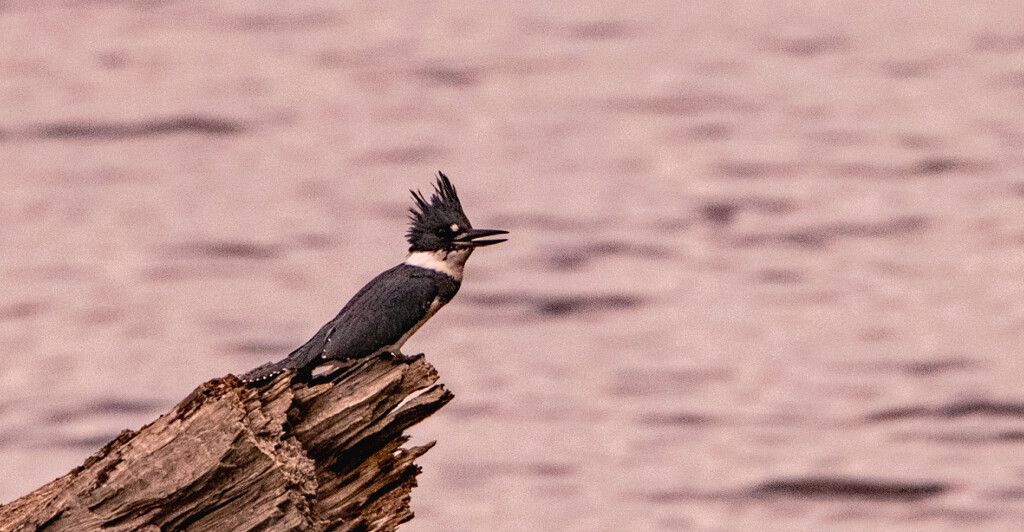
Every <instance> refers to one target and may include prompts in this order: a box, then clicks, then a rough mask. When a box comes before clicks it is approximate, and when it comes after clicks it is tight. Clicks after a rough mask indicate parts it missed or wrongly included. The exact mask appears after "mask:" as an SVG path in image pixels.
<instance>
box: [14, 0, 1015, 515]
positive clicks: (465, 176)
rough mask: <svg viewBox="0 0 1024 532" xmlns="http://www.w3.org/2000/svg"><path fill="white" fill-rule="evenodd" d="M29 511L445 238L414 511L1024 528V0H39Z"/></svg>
mask: <svg viewBox="0 0 1024 532" xmlns="http://www.w3.org/2000/svg"><path fill="white" fill-rule="evenodd" d="M0 72H2V76H0V246H2V253H0V353H2V355H0V356H2V359H0V360H2V363H0V470H2V474H0V502H6V501H9V500H11V499H14V498H16V497H18V496H20V495H23V494H26V493H27V492H29V491H30V490H32V489H34V488H36V487H38V486H40V485H42V484H43V483H45V482H47V481H49V480H51V479H52V478H54V477H56V476H58V475H61V474H63V473H65V472H67V471H68V470H69V469H70V468H72V467H74V466H76V465H78V464H80V463H81V462H82V460H83V459H84V458H85V457H87V456H88V455H90V454H92V453H93V452H95V451H96V450H98V449H99V447H100V446H102V444H103V443H105V442H106V441H107V440H109V439H110V438H112V437H113V436H115V435H116V434H117V433H118V432H119V431H121V430H122V429H125V428H132V429H137V428H139V427H140V426H141V425H142V424H144V423H146V422H148V421H150V420H151V419H153V418H154V417H155V416H157V415H159V414H161V413H162V412H165V411H166V410H168V409H169V408H170V407H171V406H172V405H174V404H175V403H177V402H178V401H179V400H180V399H182V398H183V397H185V396H186V395H187V394H188V393H189V392H190V391H191V390H192V389H193V388H194V387H196V386H197V385H199V384H200V383H202V382H203V381H206V380H208V379H211V378H214V377H219V376H222V375H224V374H226V373H228V372H233V373H236V374H237V373H240V372H242V371H244V370H247V369H249V368H251V367H254V366H256V365H258V364H260V363H263V362H266V361H269V360H276V359H278V358H281V357H282V356H284V355H285V354H287V353H288V352H289V351H290V350H291V349H292V348H294V347H295V346H297V345H299V344H301V343H303V342H304V341H305V340H306V339H307V338H309V337H310V336H311V335H312V334H313V333H314V332H315V331H316V330H317V329H318V328H319V327H320V326H321V325H322V324H323V323H324V322H326V321H327V320H328V319H330V318H331V317H333V316H334V314H335V313H336V312H337V311H338V309H339V308H341V306H342V305H343V304H344V303H345V301H346V300H347V299H348V298H349V297H350V296H351V295H352V294H353V293H354V292H355V291H356V290H357V289H358V288H359V287H361V286H362V285H363V284H364V283H365V282H366V281H367V280H369V279H370V278H371V277H372V276H374V275H375V274H377V273H378V272H380V271H382V270H384V269H386V268H388V267H390V266H392V265H394V264H396V263H398V262H400V261H401V260H402V259H403V258H404V255H405V250H406V244H405V242H404V239H403V235H404V231H405V216H406V209H407V208H408V206H409V205H410V200H409V194H408V190H409V189H410V188H418V189H424V190H426V189H428V188H429V186H430V183H431V182H432V179H433V177H432V175H433V173H434V172H435V171H437V170H438V169H441V170H444V171H445V172H446V173H448V175H449V176H450V177H451V178H452V180H453V181H454V182H455V184H456V186H457V187H458V188H459V192H460V194H461V196H462V199H463V203H464V205H465V207H466V210H467V212H468V214H469V216H470V219H471V220H472V221H473V222H474V224H475V225H477V226H480V227H499V228H503V229H508V230H510V231H511V233H512V234H511V236H510V240H509V242H508V243H506V244H503V245H501V246H496V247H493V248H488V249H486V250H481V251H480V252H478V253H477V254H476V255H475V256H474V257H473V259H472V260H471V261H470V264H469V266H468V269H467V277H466V280H465V283H464V284H463V288H462V292H461V293H460V295H459V296H458V297H457V298H456V299H455V300H454V302H453V303H452V304H451V305H449V306H448V307H446V308H445V309H444V311H442V312H441V313H440V314H439V315H438V316H437V317H435V318H434V319H433V320H432V321H431V323H430V324H429V325H428V326H426V327H425V328H424V329H423V330H421V331H420V332H419V333H418V334H417V335H416V336H415V337H414V338H413V339H412V340H411V342H410V343H409V344H408V345H407V346H406V349H405V351H406V352H408V353H416V352H420V351H423V352H426V353H427V359H428V360H429V361H430V362H431V363H433V364H434V365H435V366H436V367H437V368H438V370H439V371H440V373H441V376H442V381H443V382H445V383H446V384H447V385H448V387H449V388H450V389H451V390H452V391H453V392H454V393H455V394H456V399H455V401H454V402H453V403H451V404H450V405H449V406H447V407H446V408H444V409H443V410H441V411H440V412H439V413H438V414H437V415H435V416H434V417H433V418H431V419H429V420H428V421H427V422H425V423H424V424H422V425H420V426H417V427H415V428H414V430H413V434H414V436H415V438H414V442H417V443H423V442H425V441H428V440H433V439H436V440H438V441H439V443H438V445H437V447H436V448H434V449H433V450H432V451H431V452H430V453H428V454H427V455H426V456H425V457H424V458H423V459H422V460H420V464H421V465H422V466H423V468H424V471H423V474H422V475H421V476H420V477H419V478H420V487H419V488H417V489H416V490H414V492H413V509H414V511H415V512H416V518H415V519H414V520H413V521H412V522H410V523H409V524H407V525H405V526H404V527H403V530H407V531H410V532H428V531H429V532H433V531H462V530H466V531H469V530H494V531H519V530H601V531H605V530H606V531H618V530H631V531H632V530H635V531H647V530H651V531H654V530H707V531H730V530H836V531H846V530H849V531H854V530H887V531H899V530H929V531H943V530H948V531H960V530H968V529H970V530H1019V527H1020V525H1019V523H1020V520H1021V519H1022V518H1024V393H1022V391H1021V382H1022V379H1024V361H1022V359H1021V357H1020V356H1019V354H1018V353H1019V351H1020V345H1021V338H1022V335H1024V285H1022V282H1021V278H1022V274H1024V216H1022V215H1021V212H1022V208H1024V176H1022V170H1024V156H1022V153H1024V152H1022V146H1024V9H1022V8H1021V6H1020V4H1019V2H1016V1H1010V0H1007V1H989V2H962V1H953V0H937V1H933V2H925V3H907V2H901V1H895V0H894V1H872V2H859V1H858V2H853V1H847V2H842V1H841V2H811V1H792V2H787V1H783V2H778V1H771V2H769V1H753V2H738V1H736V2H727V1H721V2H687V3H680V2H643V3H635V2H618V3H617V2H602V1H599V2H591V3H588V4H587V5H585V6H580V5H568V4H567V5H564V6H562V5H559V4H558V3H547V2H525V3H523V2H520V3H514V4H508V5H502V4H493V3H482V2H452V3H438V2H396V3H385V4H380V3H373V2H333V3H332V2H328V1H326V0H323V1H318V0H301V1H298V2H287V3H274V2H230V1H205V2H190V1H137V2H127V1H122V2H117V1H115V2H59V1H57V2H49V1H42V2H39V1H32V2H27V1H18V0H13V1H6V2H3V3H2V4H0Z"/></svg>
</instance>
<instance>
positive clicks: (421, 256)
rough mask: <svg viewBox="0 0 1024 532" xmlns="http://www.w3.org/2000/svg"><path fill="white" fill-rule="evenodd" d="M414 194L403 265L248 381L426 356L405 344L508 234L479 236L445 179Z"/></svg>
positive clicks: (246, 376)
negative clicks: (481, 255) (474, 258)
mask: <svg viewBox="0 0 1024 532" xmlns="http://www.w3.org/2000/svg"><path fill="white" fill-rule="evenodd" d="M410 192H411V193H412V198H413V202H414V204H413V206H412V207H411V208H410V209H409V229H408V232H407V233H406V235H405V236H406V240H408V242H409V254H408V255H407V256H406V259H405V261H404V262H402V263H400V264H398V265H397V266H395V267H393V268H391V269H389V270H386V271H384V272H383V273H381V274H380V275H377V276H376V277H374V278H373V280H371V281H370V282H369V283H367V284H366V286H363V288H362V289H360V290H359V291H358V292H356V294H355V295H354V296H352V299H350V300H349V301H348V303H346V304H345V306H344V307H342V309H341V311H340V312H339V313H338V315H337V316H335V317H334V319H332V320H331V321H329V322H327V323H326V324H324V326H323V327H321V328H320V330H319V331H317V333H316V334H315V335H313V337H312V338H310V339H309V341H307V342H306V343H305V344H303V345H302V346H300V347H299V348H298V349H296V350H294V351H292V352H291V354H289V355H288V356H287V357H285V358H284V359H282V360H280V361H278V362H273V363H268V364H264V365H262V366H260V367H257V368H255V369H253V370H251V371H249V372H248V373H245V374H243V375H242V376H241V377H240V378H241V380H242V381H243V382H245V383H246V384H247V385H249V386H260V385H263V384H266V383H269V382H270V381H271V380H273V379H274V378H275V377H277V376H278V375H280V374H281V373H283V372H285V371H287V370H296V374H295V376H294V377H293V379H299V380H309V379H311V378H312V377H313V373H314V371H316V370H317V369H318V368H320V367H321V366H324V365H333V366H341V367H344V366H346V365H347V364H349V363H351V362H353V361H356V360H361V359H365V358H369V357H374V356H381V355H385V354H386V355H388V356H391V357H394V358H395V359H398V360H406V361H410V360H415V359H417V358H419V357H420V356H422V354H420V355H415V356H411V357H410V356H407V355H404V354H402V352H401V349H402V345H403V344H405V342H406V341H407V340H408V339H409V337H411V336H412V335H413V334H415V333H416V331H418V330H419V329H420V327H422V326H423V324H424V323H426V322H427V320H429V319H430V318H431V317H433V316H434V314H436V313H437V311H438V310H440V308H441V307H443V306H445V305H446V304H447V303H448V302H449V301H451V300H452V298H453V297H455V294H456V293H457V292H458V291H459V287H460V286H461V285H462V273H463V269H464V268H465V265H466V260H467V259H469V256H470V255H471V254H472V253H473V251H474V250H475V249H477V248H481V247H485V246H491V245H494V244H499V243H501V242H505V241H506V240H507V239H505V238H488V237H492V236H496V235H505V234H508V231H504V230H501V229H474V228H473V226H472V224H470V223H469V218H467V217H466V213H465V211H463V209H462V203H461V201H460V200H459V195H458V193H457V192H456V191H455V187H454V186H453V185H452V182H451V180H449V179H448V176H446V175H445V174H444V172H440V171H439V172H438V173H437V181H436V182H435V183H434V190H433V194H432V195H431V197H430V199H429V200H428V199H427V198H426V196H424V195H423V194H422V193H421V192H418V191H415V190H411V191H410Z"/></svg>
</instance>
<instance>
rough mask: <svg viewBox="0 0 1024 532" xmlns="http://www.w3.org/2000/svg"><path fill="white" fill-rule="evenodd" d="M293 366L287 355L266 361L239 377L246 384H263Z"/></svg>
mask: <svg viewBox="0 0 1024 532" xmlns="http://www.w3.org/2000/svg"><path fill="white" fill-rule="evenodd" d="M294 368H295V366H294V361H293V360H292V359H291V358H290V357H289V358H285V359H283V360H279V361H277V362H267V363H266V364H263V365H262V366H260V367H258V368H256V369H253V370H250V371H248V372H246V373H244V374H242V376H241V377H239V379H241V380H242V382H244V383H245V384H247V385H248V386H263V385H264V384H266V383H268V382H270V381H272V380H274V377H277V376H278V375H280V374H282V373H284V372H285V371H287V370H289V369H294Z"/></svg>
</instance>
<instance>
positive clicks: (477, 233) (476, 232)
mask: <svg viewBox="0 0 1024 532" xmlns="http://www.w3.org/2000/svg"><path fill="white" fill-rule="evenodd" d="M507 234H508V231H502V230H501V229H470V230H469V231H468V232H467V233H465V234H463V235H459V237H458V238H457V239H456V240H457V241H458V242H462V243H465V244H469V245H471V246H473V247H477V248H482V247H484V246H491V245H494V244H500V243H502V242H504V241H505V240H508V239H507V238H492V239H490V240H477V239H478V238H484V237H487V236H494V235H507Z"/></svg>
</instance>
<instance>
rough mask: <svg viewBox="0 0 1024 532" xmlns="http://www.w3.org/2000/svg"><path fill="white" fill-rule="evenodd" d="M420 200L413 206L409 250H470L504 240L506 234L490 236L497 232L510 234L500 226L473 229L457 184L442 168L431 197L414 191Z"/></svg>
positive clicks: (498, 233)
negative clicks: (500, 236) (503, 236)
mask: <svg viewBox="0 0 1024 532" xmlns="http://www.w3.org/2000/svg"><path fill="white" fill-rule="evenodd" d="M412 197H413V200H414V201H415V202H416V204H415V205H414V206H413V207H412V208H410V209H409V213H410V215H409V220H410V224H409V232H408V233H406V238H407V239H408V240H409V251H410V252H413V253H415V252H418V251H440V252H451V251H465V252H467V253H466V255H468V252H469V251H472V250H473V249H475V248H479V247H484V246H490V245H492V244H498V243H501V242H504V241H505V239H504V238H494V239H487V238H486V237H489V236H494V235H504V234H508V231H502V230H500V229H473V226H472V224H470V223H469V218H467V217H466V213H465V212H464V211H463V210H462V203H460V202H459V195H458V194H457V193H456V192H455V187H454V186H452V182H451V181H449V180H448V176H446V175H444V173H442V172H438V173H437V183H435V184H434V193H433V194H432V195H431V196H430V201H427V199H426V196H424V195H423V194H422V193H420V192H417V191H415V190H414V191H412Z"/></svg>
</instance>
